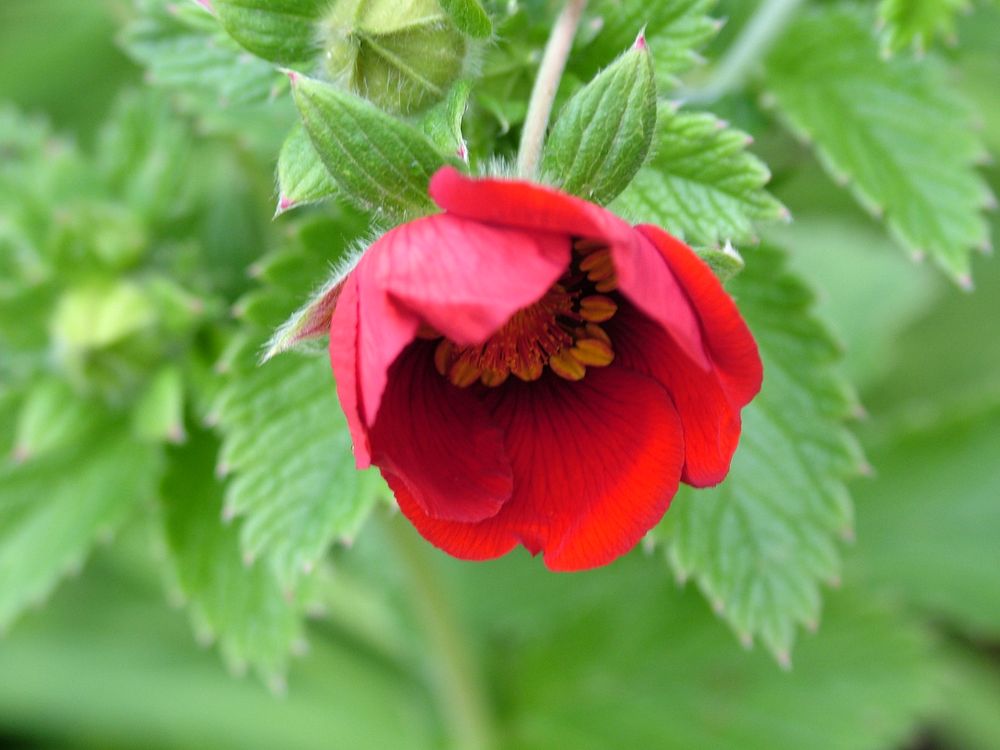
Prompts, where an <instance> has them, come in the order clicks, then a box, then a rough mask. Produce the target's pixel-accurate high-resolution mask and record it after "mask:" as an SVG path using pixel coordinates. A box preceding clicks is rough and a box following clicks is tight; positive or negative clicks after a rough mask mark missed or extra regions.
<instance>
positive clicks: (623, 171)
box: [542, 43, 656, 205]
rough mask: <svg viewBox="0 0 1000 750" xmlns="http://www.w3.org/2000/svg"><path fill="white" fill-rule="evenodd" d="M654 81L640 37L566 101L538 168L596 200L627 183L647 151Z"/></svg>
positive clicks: (653, 118) (610, 196)
mask: <svg viewBox="0 0 1000 750" xmlns="http://www.w3.org/2000/svg"><path fill="white" fill-rule="evenodd" d="M655 127H656V84H655V83H654V81H653V64H652V61H651V60H650V55H649V50H648V49H647V48H646V46H645V43H643V45H642V46H639V45H638V44H637V45H635V46H633V48H632V49H630V50H629V51H627V52H625V53H624V54H623V55H621V56H620V57H619V58H618V59H617V60H615V61H614V62H613V63H612V64H611V65H609V66H608V67H607V68H605V69H604V70H603V71H602V72H601V73H600V74H598V75H597V77H595V78H594V79H593V80H592V81H591V82H590V83H588V84H587V85H586V86H584V87H583V88H582V89H581V90H580V91H578V92H577V93H576V94H574V96H573V98H572V99H570V100H569V102H567V103H566V106H565V107H563V109H562V111H561V112H560V113H559V117H558V118H557V119H556V121H555V125H553V127H552V132H551V133H550V134H549V137H548V139H547V140H546V142H545V152H544V154H543V158H542V172H543V174H545V175H548V177H549V179H551V180H553V181H554V182H555V184H557V185H559V186H560V187H561V188H562V189H563V190H565V191H566V192H568V193H572V194H574V195H579V196H581V197H583V198H585V199H587V200H589V201H593V202H595V203H599V204H602V205H604V204H606V203H609V202H610V201H611V200H612V199H613V198H614V197H615V196H616V195H618V194H619V193H620V192H621V191H622V190H624V189H625V187H626V186H627V185H628V184H629V182H630V181H631V180H632V178H633V177H634V176H635V174H636V172H638V171H639V168H640V167H641V166H642V163H643V162H644V161H645V159H646V155H647V154H648V153H649V145H650V142H651V141H652V139H653V130H654V128H655Z"/></svg>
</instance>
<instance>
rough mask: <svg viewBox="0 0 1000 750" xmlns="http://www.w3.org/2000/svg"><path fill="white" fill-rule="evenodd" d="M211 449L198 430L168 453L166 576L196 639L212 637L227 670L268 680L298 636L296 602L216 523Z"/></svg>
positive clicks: (230, 529)
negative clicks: (180, 598)
mask: <svg viewBox="0 0 1000 750" xmlns="http://www.w3.org/2000/svg"><path fill="white" fill-rule="evenodd" d="M215 447H216V444H215V442H214V441H213V440H211V439H210V438H208V437H207V436H206V435H205V434H204V433H198V434H195V435H193V436H192V439H191V440H189V442H188V443H187V445H185V446H184V447H183V448H180V449H175V450H174V452H173V453H172V454H171V462H170V468H169V470H168V472H167V475H166V477H165V478H164V481H163V487H162V499H161V505H162V514H163V532H164V536H165V538H166V544H167V548H168V550H169V558H170V566H171V570H172V575H173V577H174V578H175V579H176V584H177V586H178V587H179V589H180V591H181V593H182V595H183V597H184V600H185V601H186V602H187V606H188V610H189V612H190V614H191V618H192V621H193V623H194V627H195V631H196V633H197V634H198V637H199V639H201V640H204V641H208V642H211V641H212V640H216V639H217V640H218V642H219V646H220V649H221V651H222V655H223V658H225V660H226V662H227V663H228V664H229V666H230V668H231V669H233V670H234V671H237V672H240V671H243V670H244V669H245V667H246V665H247V664H252V665H253V666H254V667H255V668H256V669H257V670H258V671H259V672H260V673H261V674H262V676H263V677H264V678H265V679H268V680H270V681H272V683H273V681H274V680H277V679H280V677H281V675H282V674H283V673H284V671H285V668H286V665H287V660H288V655H289V652H290V650H291V649H292V647H293V644H295V643H296V642H297V641H299V640H300V639H301V637H302V626H301V622H300V619H299V606H300V602H299V601H298V600H297V599H296V597H295V596H293V595H291V594H289V595H287V596H286V593H285V592H284V591H283V590H282V588H281V586H280V585H279V582H278V579H277V578H276V577H275V575H274V574H273V572H272V571H271V569H270V568H269V567H268V566H267V565H262V564H256V565H254V564H247V563H245V562H244V558H243V555H242V554H241V552H240V543H239V534H240V530H239V528H238V527H237V526H236V525H233V524H231V523H230V524H224V523H223V516H222V508H223V505H222V496H223V485H222V483H221V482H220V481H219V480H218V479H217V478H216V476H215V473H214V468H215V466H214V457H215Z"/></svg>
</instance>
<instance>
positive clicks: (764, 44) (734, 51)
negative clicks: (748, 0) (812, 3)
mask: <svg viewBox="0 0 1000 750" xmlns="http://www.w3.org/2000/svg"><path fill="white" fill-rule="evenodd" d="M801 4H802V0H765V1H764V2H762V3H761V4H760V6H759V7H758V8H757V11H756V12H755V13H754V15H753V17H752V18H751V19H750V20H749V21H747V24H746V26H744V27H743V31H741V32H740V35H739V37H737V39H736V41H735V42H733V43H732V45H730V47H729V49H728V50H727V51H726V54H725V55H724V56H723V58H722V59H721V60H720V61H719V64H718V65H717V66H716V67H715V71H714V73H713V74H712V76H711V77H710V78H709V80H708V81H707V82H706V83H705V85H704V86H701V87H699V88H696V89H691V90H689V91H682V92H680V95H679V98H680V99H682V100H683V101H686V102H696V103H699V104H706V103H709V102H714V101H716V100H718V99H720V98H721V97H723V96H725V95H726V94H728V93H729V92H730V91H732V90H733V89H735V88H738V87H739V86H740V85H741V84H742V83H743V82H744V80H746V77H747V75H748V74H749V73H750V71H751V69H752V68H753V66H754V65H756V64H757V62H759V61H760V59H761V58H762V57H763V56H764V55H765V54H767V51H768V50H769V49H770V48H771V44H772V43H773V42H774V40H775V39H776V38H777V37H778V35H779V34H780V33H781V32H782V31H783V30H784V28H785V26H786V25H787V24H788V22H789V21H791V19H792V15H793V14H794V13H795V11H796V10H797V9H798V7H799V5H801Z"/></svg>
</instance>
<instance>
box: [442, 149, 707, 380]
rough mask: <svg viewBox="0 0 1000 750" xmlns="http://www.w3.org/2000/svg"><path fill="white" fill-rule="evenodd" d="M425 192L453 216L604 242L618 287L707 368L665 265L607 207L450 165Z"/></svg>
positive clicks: (691, 319)
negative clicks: (463, 171) (477, 175)
mask: <svg viewBox="0 0 1000 750" xmlns="http://www.w3.org/2000/svg"><path fill="white" fill-rule="evenodd" d="M430 194H431V197H432V198H433V199H434V200H435V201H436V202H437V204H438V205H439V206H441V208H443V209H444V210H445V211H448V212H449V213H451V214H455V215H457V216H464V217H466V218H469V219H474V220H476V221H483V222H490V223H492V224H497V225H501V226H509V227H518V228H520V229H529V230H534V231H536V232H559V233H563V234H566V235H567V236H570V237H578V238H586V239H591V240H600V241H602V242H606V243H607V244H608V245H609V246H610V247H611V251H612V254H613V258H614V263H615V268H616V270H617V273H618V280H619V286H620V288H621V291H622V292H623V293H624V294H625V295H626V296H627V297H629V299H631V300H632V301H633V302H635V304H637V305H638V306H639V307H640V308H642V310H643V311H645V312H646V314H647V315H649V316H650V317H652V318H653V319H655V320H658V321H660V323H661V324H662V325H663V326H664V327H666V328H667V329H668V330H669V331H670V332H671V334H673V336H674V338H676V339H677V341H678V342H679V343H680V344H681V346H682V347H684V350H685V351H686V352H687V353H688V355H689V356H690V357H691V358H692V359H694V360H695V361H696V362H700V363H701V364H702V365H703V366H704V368H705V369H708V367H709V363H708V359H707V357H706V356H705V349H704V346H703V344H702V339H701V331H700V329H699V327H698V321H697V319H696V317H695V315H694V313H693V312H692V310H691V306H690V303H689V301H688V299H687V296H686V295H685V294H684V293H683V291H682V290H681V287H680V285H679V284H678V283H677V280H676V279H675V278H674V276H673V273H671V271H670V268H669V267H668V266H666V265H665V264H664V263H663V262H662V260H661V258H660V257H659V255H658V253H657V252H656V250H655V249H654V248H653V247H650V245H649V243H648V242H647V241H646V240H645V238H644V237H642V236H641V235H639V234H638V233H637V232H636V231H635V230H634V229H632V227H630V226H629V225H628V224H627V223H626V222H624V221H623V220H622V219H620V218H618V217H617V216H615V215H614V214H613V213H611V212H610V211H608V210H606V209H604V208H601V207H600V206H598V205H596V204H594V203H588V202H587V201H585V200H582V199H581V198H576V197H573V196H571V195H566V194H565V193H561V192H559V191H558V190H554V189H552V188H547V187H542V186H541V185H535V184H533V183H530V182H521V181H517V180H491V179H472V178H469V177H465V176H463V175H462V174H460V173H459V172H458V171H457V170H455V169H453V168H451V167H444V168H443V169H440V170H438V172H437V173H436V174H435V175H434V177H433V178H432V179H431V183H430Z"/></svg>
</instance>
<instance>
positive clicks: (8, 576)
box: [0, 404, 160, 630]
mask: <svg viewBox="0 0 1000 750" xmlns="http://www.w3.org/2000/svg"><path fill="white" fill-rule="evenodd" d="M102 411H103V410H102V408H101V406H100V405H98V404H91V405H90V415H91V416H90V420H89V422H90V430H88V432H87V434H86V435H85V436H83V437H81V438H80V439H79V440H75V441H73V442H72V443H71V444H69V445H67V446H66V447H65V448H64V449H62V450H55V451H50V452H48V453H46V454H44V455H39V456H36V457H32V458H29V459H28V460H26V461H24V462H23V463H20V464H16V463H9V462H7V463H3V464H0V630H2V629H5V628H7V627H8V626H9V625H10V623H11V622H12V621H13V620H14V618H16V617H17V616H18V614H19V613H20V612H21V611H22V610H23V609H24V608H25V607H28V606H30V605H32V604H35V603H37V602H39V601H40V600H41V599H43V598H44V597H45V596H47V595H48V593H49V592H50V591H51V590H52V588H53V587H54V586H55V585H56V583H57V582H58V580H59V579H60V578H61V577H62V576H63V575H65V574H66V573H67V572H70V571H73V570H78V569H79V568H80V567H81V565H82V564H83V560H84V558H85V557H86V556H87V554H88V553H89V551H90V548H91V546H92V545H93V544H94V542H95V541H97V540H98V539H100V538H109V537H110V536H111V535H112V534H114V533H115V532H116V531H117V529H118V527H119V526H120V525H121V523H122V522H123V521H124V520H125V518H126V517H127V516H128V514H129V512H130V511H131V510H132V509H133V508H134V507H135V506H136V504H137V503H141V502H143V501H148V500H150V499H151V498H152V497H153V496H154V494H155V491H156V482H157V480H158V476H159V464H160V461H159V455H160V454H159V451H158V450H157V449H156V448H154V447H152V446H149V445H145V444H142V443H138V442H136V441H135V440H134V439H133V437H132V436H131V434H130V433H129V432H128V431H127V430H125V429H123V428H122V426H121V425H119V424H117V423H113V422H109V421H108V419H107V417H105V416H104V414H103V413H102Z"/></svg>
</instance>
